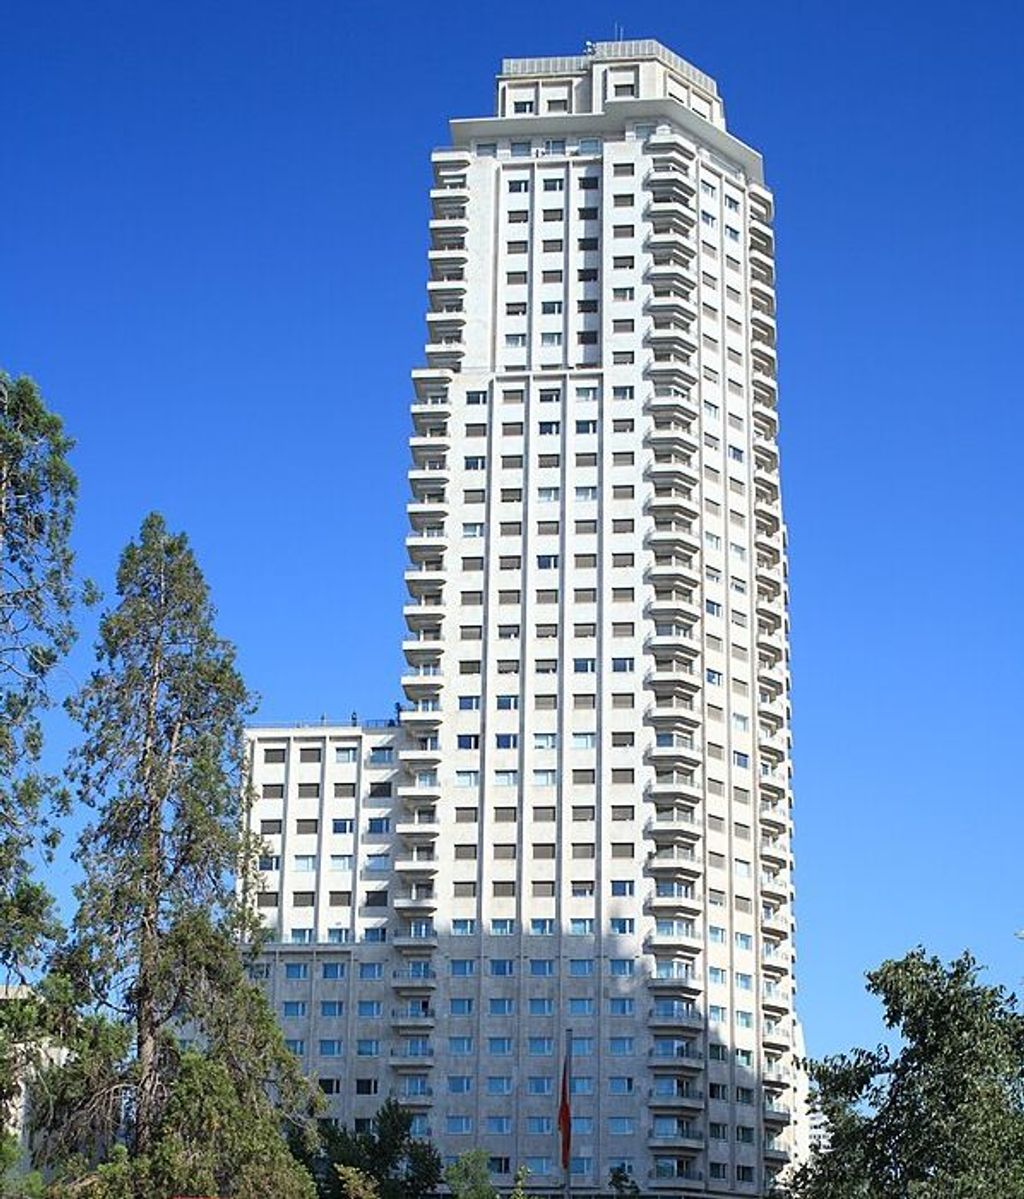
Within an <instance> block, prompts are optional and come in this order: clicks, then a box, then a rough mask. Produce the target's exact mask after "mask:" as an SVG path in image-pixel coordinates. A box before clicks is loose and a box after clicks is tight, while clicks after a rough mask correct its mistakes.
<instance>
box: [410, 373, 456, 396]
mask: <svg viewBox="0 0 1024 1199" xmlns="http://www.w3.org/2000/svg"><path fill="white" fill-rule="evenodd" d="M411 374H412V382H413V387H414V388H415V389H416V397H417V399H418V400H419V401H420V402H421V403H423V404H431V403H433V402H434V401H435V399H436V397H437V396H438V395H439V394H440V393H442V392H443V393H445V400H444V403H445V404H446V405H448V404H450V401H449V400H448V398H447V392H448V388H449V386H450V385H451V382H452V372H451V371H448V370H441V369H440V368H438V367H434V366H427V367H417V368H416V369H415V370H414V371H412V372H411Z"/></svg>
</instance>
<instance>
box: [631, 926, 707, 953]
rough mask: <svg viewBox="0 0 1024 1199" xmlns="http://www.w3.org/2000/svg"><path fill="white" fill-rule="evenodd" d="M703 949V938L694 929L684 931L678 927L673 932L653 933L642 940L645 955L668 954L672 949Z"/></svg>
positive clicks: (683, 927)
mask: <svg viewBox="0 0 1024 1199" xmlns="http://www.w3.org/2000/svg"><path fill="white" fill-rule="evenodd" d="M703 947H704V938H703V937H701V936H700V935H699V934H698V932H697V930H696V928H691V929H689V930H687V929H686V927H685V925H680V927H679V928H677V929H676V931H675V932H655V933H651V934H650V936H648V937H647V938H645V940H644V952H645V953H657V952H659V951H664V952H668V951H670V950H673V949H689V950H699V949H702V948H703Z"/></svg>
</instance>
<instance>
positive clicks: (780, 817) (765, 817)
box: [758, 799, 789, 833]
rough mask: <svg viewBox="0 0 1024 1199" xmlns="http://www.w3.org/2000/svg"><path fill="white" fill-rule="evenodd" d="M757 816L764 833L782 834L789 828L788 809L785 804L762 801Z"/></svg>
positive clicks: (775, 801)
mask: <svg viewBox="0 0 1024 1199" xmlns="http://www.w3.org/2000/svg"><path fill="white" fill-rule="evenodd" d="M758 816H759V819H760V821H761V827H762V829H764V830H765V832H778V833H782V832H785V831H786V830H787V829H788V828H789V809H788V807H787V805H786V804H785V802H782V801H779V800H767V799H762V800H761V806H760V808H759V810H758Z"/></svg>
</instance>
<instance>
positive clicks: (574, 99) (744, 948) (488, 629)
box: [396, 41, 793, 1194]
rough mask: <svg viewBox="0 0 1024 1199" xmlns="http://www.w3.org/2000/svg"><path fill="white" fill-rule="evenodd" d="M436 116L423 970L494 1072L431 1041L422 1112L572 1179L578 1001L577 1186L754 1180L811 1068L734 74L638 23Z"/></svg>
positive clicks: (416, 442)
mask: <svg viewBox="0 0 1024 1199" xmlns="http://www.w3.org/2000/svg"><path fill="white" fill-rule="evenodd" d="M451 129H452V143H453V145H452V148H450V149H444V150H439V151H437V152H436V153H435V154H434V157H433V161H434V175H435V178H434V188H433V190H432V192H431V202H432V205H433V219H432V220H431V225H430V231H431V248H430V282H429V284H428V291H429V296H430V312H429V314H428V318H427V320H428V326H429V330H430V333H429V344H428V345H427V349H426V354H427V363H428V365H427V367H426V368H425V369H423V370H418V371H416V372H415V373H414V377H415V384H416V390H417V397H416V400H415V403H414V408H413V418H414V424H415V429H414V436H413V440H412V454H413V469H412V471H411V473H410V482H411V486H412V493H413V498H412V502H411V504H410V519H411V523H412V533H411V538H410V557H411V563H410V568H411V573H410V575H409V585H410V606H409V608H408V609H407V616H408V624H409V638H410V640H409V641H408V642H407V643H406V656H407V658H408V663H409V673H408V677H406V678H405V679H404V680H403V683H404V686H405V690H406V694H407V697H408V699H409V700H410V701H411V703H412V704H413V708H414V710H413V711H412V712H410V713H409V714H408V716H407V717H406V727H407V729H408V731H409V732H410V733H411V734H412V735H413V737H414V739H415V740H416V741H417V742H419V743H421V744H420V749H421V750H422V753H423V758H422V760H421V761H420V762H419V763H418V765H417V768H416V770H415V772H414V777H413V780H412V786H411V787H410V788H409V790H408V791H407V792H406V794H405V799H404V802H405V803H406V805H407V809H408V810H407V815H406V819H407V820H408V821H409V822H411V823H412V827H411V829H410V832H409V837H408V843H409V844H408V847H409V851H410V853H411V852H412V851H413V850H414V849H415V848H416V847H417V845H418V844H420V842H421V840H422V838H420V837H419V835H418V832H417V830H416V827H415V821H416V820H417V818H418V816H419V815H420V814H421V813H424V812H425V813H427V815H428V816H429V819H430V822H431V824H432V825H434V826H435V827H438V828H439V830H440V831H439V832H438V834H437V836H436V837H435V838H434V844H433V846H432V850H431V852H432V854H433V860H434V863H435V865H436V874H435V875H434V876H433V886H434V891H435V894H436V896H437V908H436V910H435V911H434V913H433V927H434V930H435V932H436V934H437V935H438V936H439V937H440V938H441V942H442V944H443V952H441V953H440V955H439V967H438V974H439V986H438V997H437V1001H438V1003H439V1005H440V1006H441V1007H442V1008H443V1010H444V1013H445V1015H449V1014H452V1013H451V1012H450V1010H449V1006H448V1005H449V1003H450V1001H451V1000H452V999H453V998H454V997H456V996H462V995H465V996H466V997H467V998H469V999H472V1001H473V1007H472V1011H471V1014H469V1015H468V1017H466V1018H464V1019H456V1018H455V1016H454V1015H453V1014H452V1020H451V1021H450V1022H449V1023H448V1025H447V1026H446V1031H451V1032H455V1031H458V1032H460V1033H461V1032H464V1033H465V1037H466V1038H467V1040H468V1042H470V1043H471V1046H472V1048H471V1051H470V1052H469V1053H468V1055H467V1057H466V1059H465V1061H464V1062H463V1063H462V1065H459V1066H458V1071H459V1073H461V1074H463V1075H467V1076H470V1077H471V1078H472V1080H473V1085H474V1090H473V1092H472V1093H469V1094H464V1095H463V1094H459V1093H458V1092H455V1093H453V1092H451V1091H450V1090H448V1089H447V1086H446V1078H447V1076H448V1075H449V1074H451V1072H452V1071H455V1070H456V1065H457V1062H456V1058H455V1057H453V1056H449V1055H448V1053H447V1052H446V1048H447V1047H446V1045H445V1043H444V1042H445V1038H443V1037H442V1038H440V1043H439V1044H438V1045H437V1052H438V1053H439V1054H441V1055H443V1057H444V1061H443V1063H442V1061H441V1060H438V1062H437V1065H436V1066H435V1069H434V1076H435V1093H436V1092H438V1091H439V1092H440V1093H441V1095H443V1098H439V1099H438V1101H437V1108H438V1111H437V1115H436V1116H435V1117H434V1118H433V1125H434V1133H435V1135H437V1136H439V1137H441V1138H442V1140H443V1143H444V1145H445V1148H446V1150H454V1149H456V1148H457V1147H458V1146H459V1145H461V1144H466V1143H477V1142H479V1143H481V1144H484V1145H485V1146H487V1147H488V1148H490V1149H492V1151H493V1152H494V1153H495V1154H509V1155H510V1157H511V1159H512V1162H513V1164H514V1162H515V1161H527V1162H528V1163H530V1164H532V1166H533V1167H534V1180H535V1181H536V1182H538V1183H542V1182H543V1181H545V1180H546V1179H548V1178H549V1177H550V1178H551V1180H552V1181H554V1180H555V1178H556V1177H557V1172H556V1171H555V1168H554V1164H553V1162H552V1160H551V1159H552V1156H553V1155H552V1147H551V1145H552V1143H551V1137H550V1133H549V1132H548V1131H547V1130H546V1125H544V1124H543V1122H541V1123H537V1122H536V1120H537V1119H540V1120H541V1121H542V1119H543V1117H544V1116H545V1115H547V1116H548V1117H550V1115H551V1114H552V1113H551V1103H550V1100H547V1101H545V1097H544V1096H545V1088H546V1087H547V1086H549V1085H553V1079H554V1078H555V1076H556V1075H557V1073H558V1071H557V1064H558V1054H559V1053H560V1052H561V1040H562V1034H563V1030H565V1029H566V1028H567V1027H569V1026H571V1027H572V1029H573V1033H574V1037H575V1039H576V1041H577V1045H576V1047H575V1050H574V1054H573V1058H574V1070H575V1074H576V1077H577V1084H576V1085H577V1090H578V1094H577V1096H576V1102H575V1105H574V1117H575V1118H576V1121H577V1125H578V1131H577V1134H576V1136H575V1137H574V1149H573V1156H574V1159H575V1163H574V1165H575V1170H576V1181H577V1182H578V1184H579V1185H580V1186H581V1187H582V1188H588V1187H594V1186H596V1185H600V1184H601V1183H602V1182H603V1181H604V1180H605V1179H606V1178H607V1176H608V1171H609V1168H610V1166H612V1165H614V1164H615V1163H617V1162H624V1163H626V1164H627V1166H628V1168H631V1169H632V1170H633V1171H634V1173H636V1174H637V1175H638V1179H637V1180H638V1182H640V1184H641V1185H642V1186H643V1187H645V1188H646V1187H647V1186H655V1187H656V1186H658V1185H659V1184H660V1183H662V1182H664V1183H665V1184H666V1185H668V1186H678V1185H679V1183H680V1182H683V1181H685V1180H687V1179H689V1178H693V1179H694V1180H695V1181H697V1180H700V1181H701V1182H702V1184H704V1185H706V1186H707V1187H708V1188H710V1189H711V1190H712V1192H713V1193H718V1192H721V1193H722V1194H732V1193H735V1192H743V1191H746V1190H749V1189H751V1188H757V1187H758V1186H760V1185H761V1182H762V1178H763V1172H764V1171H765V1170H771V1169H775V1168H776V1167H777V1166H778V1165H779V1164H780V1163H781V1162H782V1161H783V1160H784V1157H785V1146H786V1143H787V1133H786V1116H785V1113H784V1110H783V1109H784V1108H785V1107H786V1106H787V1105H786V1102H785V1097H786V1093H787V1090H788V1087H789V1084H790V1069H791V1066H790V1060H789V1052H790V1039H791V1007H792V985H793V984H792V956H793V955H792V941H791V932H792V920H791V913H790V899H791V883H790V876H789V868H790V846H789V829H790V815H789V807H790V804H789V800H790V796H789V766H788V751H789V738H788V731H787V725H788V718H787V690H788V681H787V647H786V607H785V604H786V576H785V553H784V532H783V525H782V520H781V514H780V509H779V477H778V451H777V446H776V440H775V435H776V427H777V422H776V414H775V405H776V382H775V375H776V367H775V315H774V314H775V306H774V265H773V236H772V230H771V221H772V199H771V196H770V194H769V192H768V191H766V190H765V188H764V186H763V179H762V171H761V160H760V157H759V156H758V155H757V154H756V153H755V152H753V151H752V150H750V149H749V148H748V147H747V146H745V145H743V144H742V143H741V142H739V141H737V140H736V139H735V138H734V137H732V136H731V135H730V134H729V133H728V132H727V131H726V128H725V118H724V113H723V109H722V104H721V101H720V99H719V97H718V94H717V90H716V87H715V84H714V82H713V81H712V80H710V79H709V78H708V77H707V76H705V75H703V74H702V73H701V72H700V71H697V70H695V69H694V68H693V67H691V66H690V65H689V64H687V63H685V62H684V61H683V60H682V59H680V58H678V57H677V56H676V55H675V54H673V53H671V52H670V51H668V50H666V49H665V48H664V47H662V46H660V45H659V44H657V43H656V42H652V41H642V42H614V43H599V44H597V45H596V46H593V47H591V48H590V52H589V53H587V54H585V55H584V56H582V57H578V58H550V59H517V60H509V61H506V62H505V63H504V64H503V68H502V74H501V75H500V76H499V79H498V89H497V116H495V117H489V118H484V119H477V120H457V121H453V122H452V126H451ZM405 752H406V753H407V754H410V753H412V752H413V751H411V750H407V751H405ZM417 783H418V786H417ZM415 868H416V864H415V862H413V863H412V864H411V866H410V869H409V871H408V873H407V874H406V872H404V871H400V885H404V884H402V882H401V880H402V879H403V878H404V879H405V883H407V884H408V885H410V886H411V885H412V884H413V882H414V880H415V875H414V873H413V872H414V870H415ZM402 893H403V892H402V891H399V892H397V893H396V894H402ZM414 952H415V951H414ZM456 963H462V964H460V965H458V966H457V967H456ZM467 963H468V964H467ZM453 967H456V968H455V969H454V970H453ZM459 970H469V971H472V972H473V973H472V974H471V975H470V977H464V976H462V975H460V974H459V973H458V971H459ZM442 979H443V981H442ZM495 1045H497V1046H498V1047H500V1048H501V1049H502V1050H503V1052H501V1053H499V1052H496V1050H495V1048H494V1046H495ZM506 1046H507V1047H508V1051H507V1052H504V1050H505V1047H506ZM494 1075H505V1076H509V1077H511V1079H512V1087H513V1089H512V1091H511V1092H510V1093H509V1094H506V1095H502V1096H501V1097H500V1098H499V1097H498V1096H496V1095H489V1094H488V1091H487V1080H488V1078H490V1077H492V1076H494ZM538 1092H539V1093H538ZM460 1129H461V1130H464V1131H465V1132H466V1133H467V1135H469V1134H470V1132H471V1141H470V1142H467V1141H465V1140H462V1139H460V1138H459V1136H458V1135H457V1133H458V1131H459V1130H460Z"/></svg>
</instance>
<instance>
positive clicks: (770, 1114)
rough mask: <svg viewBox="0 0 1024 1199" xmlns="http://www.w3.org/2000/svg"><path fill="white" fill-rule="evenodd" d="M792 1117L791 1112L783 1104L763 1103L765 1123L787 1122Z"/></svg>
mask: <svg viewBox="0 0 1024 1199" xmlns="http://www.w3.org/2000/svg"><path fill="white" fill-rule="evenodd" d="M792 1118H793V1113H792V1112H791V1111H790V1109H789V1108H788V1107H786V1106H785V1105H784V1104H781V1103H766V1104H765V1105H764V1119H765V1123H766V1124H788V1123H789V1122H790V1120H792Z"/></svg>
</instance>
